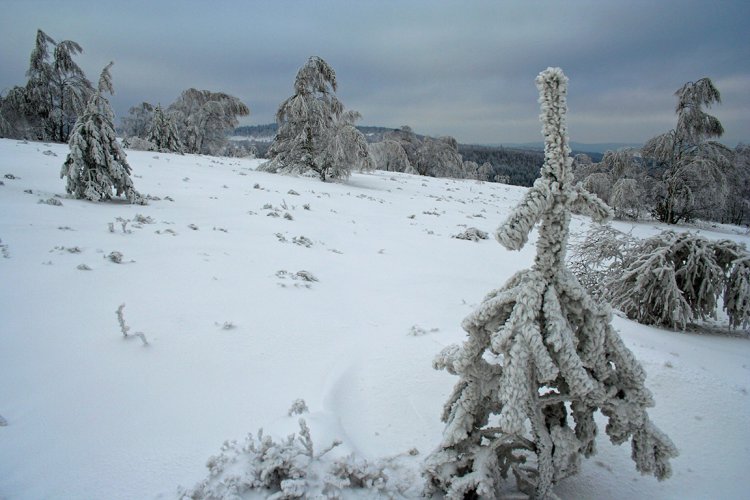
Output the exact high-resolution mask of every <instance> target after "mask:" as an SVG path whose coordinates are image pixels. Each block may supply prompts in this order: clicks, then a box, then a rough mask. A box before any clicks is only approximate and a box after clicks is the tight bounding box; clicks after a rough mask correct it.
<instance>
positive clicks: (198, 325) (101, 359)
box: [0, 140, 750, 499]
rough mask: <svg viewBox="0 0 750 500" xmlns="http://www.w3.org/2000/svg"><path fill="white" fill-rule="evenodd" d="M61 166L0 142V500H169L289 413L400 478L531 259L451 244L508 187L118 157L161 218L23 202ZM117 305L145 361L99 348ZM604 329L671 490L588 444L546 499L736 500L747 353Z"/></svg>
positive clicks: (744, 453)
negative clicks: (392, 468) (665, 454)
mask: <svg viewBox="0 0 750 500" xmlns="http://www.w3.org/2000/svg"><path fill="white" fill-rule="evenodd" d="M66 153H67V146H65V145H56V144H42V143H20V142H17V141H11V140H0V180H2V181H3V183H4V185H2V186H0V240H1V241H0V245H2V247H1V248H0V251H1V253H0V416H2V419H0V422H2V421H3V420H4V421H5V422H7V425H4V426H0V498H3V499H5V498H7V499H16V498H19V499H39V498H108V499H118V498H122V499H133V498H139V499H140V498H153V497H157V496H161V497H164V498H169V497H172V496H174V495H175V492H176V487H177V486H178V485H183V486H187V487H190V486H192V485H193V484H194V483H195V482H196V481H198V480H200V479H202V478H203V477H205V476H206V469H205V467H204V464H205V462H206V460H207V458H208V457H209V456H210V455H212V454H215V453H217V452H218V450H219V448H220V446H221V443H222V442H223V441H224V440H226V439H241V438H242V437H244V435H245V434H247V433H248V432H250V431H252V432H255V431H257V429H258V428H259V427H264V428H266V429H271V430H273V429H274V428H278V429H286V427H287V424H288V423H289V418H288V417H287V410H288V409H289V407H290V405H291V403H292V402H293V401H294V400H295V399H297V398H303V399H305V400H306V402H307V404H308V406H309V407H310V410H311V412H312V414H311V416H310V417H309V418H310V420H311V421H312V422H318V423H319V425H318V428H320V429H325V431H326V433H327V434H330V435H333V437H338V438H339V439H342V440H343V441H344V445H345V446H346V447H347V449H348V450H351V451H355V452H357V453H358V454H360V455H361V456H364V457H367V458H377V457H381V456H387V455H395V454H398V453H401V452H405V451H407V450H409V449H411V448H417V449H418V450H419V451H420V455H419V456H416V457H413V458H411V459H410V460H411V462H410V464H411V466H412V467H413V470H414V473H415V482H416V481H417V479H418V467H419V463H420V460H421V458H422V457H423V456H424V455H425V453H426V452H428V451H430V449H431V448H432V447H434V446H436V445H437V444H438V442H439V438H440V434H441V432H442V429H443V424H442V423H441V422H440V420H439V415H440V411H441V407H442V404H443V402H444V401H445V399H446V398H447V396H448V394H449V392H450V391H451V389H452V386H453V384H454V382H455V379H454V378H453V377H451V376H450V375H447V374H446V373H444V372H437V371H434V370H433V369H432V368H431V360H432V358H433V357H434V355H435V354H436V353H437V352H439V351H440V349H441V348H442V347H443V346H445V345H448V344H451V343H455V342H460V341H462V340H463V338H464V334H463V332H462V330H461V329H460V323H461V320H462V319H463V317H464V316H465V315H467V314H468V313H469V312H470V311H471V310H472V308H473V306H475V305H476V304H477V303H478V302H479V301H480V300H481V298H482V297H483V296H484V294H485V293H486V292H488V291H490V290H491V289H493V288H497V287H499V286H501V285H502V284H503V283H504V282H505V280H506V279H507V278H508V277H510V276H511V275H512V274H513V273H514V272H515V271H517V270H518V269H520V268H524V267H528V266H529V265H530V264H531V262H532V261H533V256H534V247H533V238H532V241H531V243H532V244H531V245H528V246H527V247H526V248H524V249H523V250H522V251H521V252H508V251H506V250H505V249H503V248H502V247H501V246H500V245H498V244H497V243H495V242H494V241H492V240H486V241H480V242H477V243H475V242H470V241H465V240H460V239H454V238H452V237H451V236H452V235H455V234H458V233H459V232H461V231H463V230H464V229H466V227H467V226H474V227H477V228H479V229H481V230H484V231H488V232H491V231H493V230H494V229H495V227H496V226H497V225H498V224H499V223H500V222H501V221H502V219H503V218H504V217H505V215H506V214H507V212H508V210H509V209H510V208H511V207H512V206H514V205H515V203H516V202H517V201H518V200H519V198H520V197H521V195H522V194H523V192H524V189H523V188H518V187H512V186H505V185H500V184H482V183H477V182H475V181H454V180H448V179H431V178H423V177H415V176H409V175H404V174H394V173H390V172H375V173H372V174H354V175H353V176H352V178H351V179H349V180H348V181H346V182H343V183H325V184H324V183H321V182H320V181H318V180H315V179H308V178H291V177H283V176H276V175H271V174H265V173H260V172H255V171H254V168H255V167H256V166H257V164H258V162H257V160H238V159H224V158H210V157H202V156H191V155H185V156H177V155H167V154H155V153H144V152H129V153H128V160H129V162H130V164H131V166H132V167H133V172H134V175H135V177H134V183H135V186H136V188H137V189H138V190H139V191H141V192H142V193H144V194H150V195H152V196H154V197H159V198H161V200H159V201H152V202H151V203H150V204H149V205H148V206H133V205H127V204H124V203H122V202H118V201H113V202H109V203H100V204H94V203H90V202H86V201H78V200H72V199H67V198H65V197H62V198H57V199H58V200H59V201H61V202H62V205H61V206H56V205H50V204H46V203H39V201H40V200H49V199H50V198H52V199H55V197H56V196H57V195H61V196H62V195H64V183H63V181H62V180H60V179H59V169H60V165H61V164H62V162H63V161H64V158H65V154H66ZM6 174H8V175H7V176H6ZM7 177H14V178H7ZM272 214H276V216H274V215H272ZM118 218H119V219H121V220H129V221H130V222H128V223H127V224H126V225H125V230H126V231H125V232H123V226H122V222H121V220H118ZM138 219H140V221H141V222H138ZM110 223H111V224H112V228H113V229H114V232H111V231H110V227H109V226H110ZM586 224H587V222H586V221H585V220H583V219H576V220H574V223H573V230H574V231H576V230H577V231H581V230H583V229H584V227H585V225H586ZM655 230H657V228H654V227H653V226H652V225H641V226H639V227H638V228H637V229H636V231H635V232H636V233H639V234H645V233H648V232H652V231H655ZM704 234H706V235H707V236H709V237H727V234H725V233H716V234H713V233H710V232H705V231H704ZM303 237H304V238H303ZM732 237H733V238H735V239H738V240H740V241H747V240H748V238H747V237H746V236H742V235H734V236H732ZM114 251H117V252H120V253H122V255H123V259H122V263H119V264H118V263H115V262H113V261H111V260H110V259H108V258H107V256H108V255H109V254H110V253H111V252H114ZM79 266H81V267H83V266H85V267H88V268H90V270H82V269H79ZM299 271H307V272H308V273H310V274H312V275H313V276H314V277H315V278H317V281H306V280H304V279H302V277H301V276H298V275H297V274H296V273H298V272H299ZM123 303H124V304H126V306H125V309H124V316H125V320H126V322H127V324H128V325H129V326H130V327H131V333H132V332H136V331H137V332H143V333H144V334H145V337H146V339H147V340H148V342H149V345H148V346H146V347H144V346H142V344H141V342H140V341H139V340H138V339H137V338H134V339H124V338H123V336H122V334H121V333H120V329H119V326H118V324H117V317H116V315H115V311H116V309H117V308H118V306H119V305H120V304H123ZM615 325H616V326H617V327H618V328H619V329H620V331H621V333H622V335H623V337H624V339H625V341H626V343H627V345H628V346H629V347H630V348H631V349H633V351H634V352H635V353H636V356H637V357H638V358H639V359H640V360H641V361H642V363H643V364H644V366H645V368H646V370H647V371H648V374H649V379H648V381H647V385H648V386H649V387H650V388H651V389H652V390H653V392H654V393H655V397H656V401H657V406H656V408H654V409H652V410H651V412H650V413H651V416H652V419H653V420H654V421H655V422H656V423H657V424H658V425H659V426H660V427H661V428H662V429H663V430H664V431H666V432H667V433H668V434H669V435H670V437H671V438H672V439H673V440H674V442H675V443H676V444H677V446H678V447H679V448H680V451H681V456H680V457H679V458H678V459H677V460H676V461H675V462H674V469H675V473H674V477H673V478H672V479H670V480H669V481H666V482H663V483H658V482H657V481H655V480H654V479H653V478H651V477H641V476H640V475H639V474H638V473H637V472H635V470H634V467H633V465H632V463H631V462H630V458H629V457H630V450H629V447H628V446H621V447H614V446H612V445H611V444H609V442H608V441H607V440H606V436H605V437H603V438H601V439H600V442H599V443H598V449H599V454H598V455H596V456H595V457H593V458H592V459H589V460H587V461H585V466H584V470H583V473H582V474H580V475H579V476H577V477H573V478H570V479H568V480H566V481H565V482H564V483H562V484H561V485H559V486H558V488H557V490H556V491H557V492H558V493H559V494H560V495H561V496H562V497H563V498H613V499H618V498H623V499H624V498H744V497H745V495H746V492H747V490H748V489H749V488H750V477H748V475H747V474H746V471H745V469H746V466H747V464H748V463H750V439H748V437H747V424H748V419H749V416H750V396H749V395H748V388H749V386H750V341H748V340H747V339H745V338H735V337H729V336H718V335H698V334H685V333H675V332H667V331H662V330H657V329H653V328H648V327H644V326H640V325H637V324H635V323H632V322H630V321H627V320H624V319H621V318H615ZM415 333H416V334H417V335H415ZM600 423H601V424H602V425H603V424H604V421H603V420H602V421H600ZM312 428H313V438H314V439H316V440H317V436H316V434H315V433H316V427H315V426H312ZM601 434H602V435H604V433H603V432H602V433H601ZM329 437H330V436H328V435H326V436H325V437H320V441H321V446H325V445H326V444H327V443H328V442H330V439H329ZM418 486H419V485H418V484H415V489H414V490H413V491H416V492H418V491H419V488H418Z"/></svg>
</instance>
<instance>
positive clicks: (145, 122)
mask: <svg viewBox="0 0 750 500" xmlns="http://www.w3.org/2000/svg"><path fill="white" fill-rule="evenodd" d="M153 118H154V106H153V105H151V104H150V103H148V102H142V103H140V104H139V105H138V106H132V107H131V108H130V109H129V110H128V116H126V117H124V118H123V119H122V133H123V135H124V136H125V137H140V138H141V139H145V138H146V137H147V135H148V132H149V129H150V128H151V121H152V120H153Z"/></svg>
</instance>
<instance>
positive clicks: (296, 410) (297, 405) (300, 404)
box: [287, 399, 310, 417]
mask: <svg viewBox="0 0 750 500" xmlns="http://www.w3.org/2000/svg"><path fill="white" fill-rule="evenodd" d="M309 412H310V409H309V408H308V407H307V403H305V400H304V399H295V400H294V402H293V403H292V406H291V407H290V408H289V412H288V413H287V415H289V416H290V417H291V416H293V415H302V414H303V413H309Z"/></svg>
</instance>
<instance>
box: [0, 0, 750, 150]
mask: <svg viewBox="0 0 750 500" xmlns="http://www.w3.org/2000/svg"><path fill="white" fill-rule="evenodd" d="M4 5H5V9H4V15H3V16H2V19H0V43H2V46H3V47H4V48H3V51H2V52H0V93H3V94H4V93H5V92H7V90H8V89H10V88H11V87H12V86H14V85H23V84H25V82H26V77H25V72H26V69H27V68H28V60H29V55H30V53H31V50H32V48H33V45H34V39H35V35H36V30H37V29H42V30H43V31H45V32H46V33H47V34H48V35H50V36H51V37H52V38H53V39H55V40H56V41H62V40H74V41H76V42H78V43H79V44H80V45H81V46H82V47H83V50H84V52H83V54H81V55H79V56H77V57H76V61H77V62H78V63H79V65H80V66H81V67H82V68H83V69H84V70H85V71H86V74H87V76H88V77H89V79H90V80H92V81H96V79H97V78H98V74H99V71H100V70H101V68H102V67H104V66H105V65H106V64H107V63H108V62H109V61H110V60H112V61H114V62H115V65H114V67H113V69H112V73H113V77H114V84H115V92H116V93H115V95H114V96H113V97H112V98H111V102H112V104H113V108H114V110H115V113H116V116H117V118H118V120H119V119H120V118H122V117H123V116H124V115H125V114H126V113H127V110H128V108H129V107H131V106H134V105H137V104H139V103H141V102H143V101H147V102H151V103H153V104H156V103H161V104H163V105H168V104H170V103H171V102H173V101H174V100H175V99H176V98H177V96H178V95H179V93H180V92H181V91H182V90H185V89H187V88H190V87H194V88H199V89H208V90H212V91H222V92H227V93H229V94H232V95H234V96H237V97H239V98H240V99H241V100H242V101H243V102H244V103H245V104H247V105H248V106H249V107H250V110H251V115H250V116H249V117H247V118H245V119H243V121H242V124H245V125H253V124H266V123H271V122H273V121H274V114H275V111H276V109H277V107H278V105H279V103H280V102H281V101H283V100H284V99H286V98H287V97H288V96H289V95H290V94H291V92H292V83H293V81H294V76H295V74H296V72H297V70H298V69H299V67H300V66H302V64H304V62H305V61H306V60H307V58H308V57H309V56H312V55H317V56H320V57H322V58H323V59H325V60H326V61H327V62H328V63H329V64H330V65H331V66H332V67H333V68H334V70H335V71H336V74H337V79H338V85H339V88H338V92H337V95H338V97H339V99H341V101H342V102H343V103H344V105H345V106H346V107H347V108H349V109H355V110H358V111H359V112H361V113H362V115H363V119H362V120H361V124H362V125H378V126H384V127H393V128H396V127H399V126H401V125H409V126H411V127H412V128H413V129H414V130H415V131H417V132H419V133H424V134H428V135H435V136H437V135H451V136H454V137H456V139H458V140H459V141H460V142H463V143H523V142H536V141H539V140H541V136H540V132H539V130H540V125H539V122H538V114H539V110H538V104H537V91H536V88H535V86H534V78H535V77H536V75H537V74H538V73H539V72H540V71H541V70H543V69H545V68H546V67H548V66H560V67H561V68H563V70H564V71H565V73H566V75H567V76H568V77H569V78H570V87H569V96H568V104H569V115H568V123H569V127H568V128H569V132H570V136H571V140H573V141H576V142H583V143H602V142H626V143H642V142H644V141H646V140H647V139H649V138H650V137H653V136H654V135H656V134H659V133H662V132H665V131H667V130H669V129H670V128H673V127H674V126H675V121H676V119H675V114H674V106H675V97H674V95H673V94H674V92H675V90H677V89H678V88H679V87H680V86H682V85H683V84H684V83H685V82H687V81H694V80H697V79H699V78H702V77H704V76H708V77H710V78H711V79H712V80H713V82H714V84H715V85H716V86H717V87H718V89H719V91H720V92H721V95H722V104H719V105H717V106H714V107H713V108H711V110H710V112H711V113H712V114H714V115H716V116H717V117H718V118H719V119H720V120H721V122H722V123H723V125H724V128H725V135H724V137H723V138H722V141H723V142H725V143H726V144H728V145H730V146H734V145H736V144H737V143H738V142H743V141H744V142H748V141H750V123H749V121H748V119H747V117H748V116H749V115H750V43H748V42H749V41H750V40H748V38H749V37H748V36H747V34H746V28H745V23H746V20H747V19H750V2H747V1H744V0H743V1H724V2H722V1H713V2H702V1H688V0H664V1H659V2H653V1H648V2H647V1H630V2H609V1H599V2H596V1H578V0H576V1H566V2H559V1H557V2H555V1H527V2H500V1H495V2H488V1H471V2H458V1H439V0H433V1H430V2H426V1H411V2H395V1H390V0H384V1H379V2H378V1H345V0H330V1H329V0H323V1H317V2H303V1H291V0H290V1H277V2H260V1H242V2H240V1H217V2H211V3H207V2H198V1H193V0H184V1H179V2H178V1H160V2H151V3H148V2H142V1H140V0H136V1H132V2H127V3H124V2H111V1H108V0H102V1H99V2H90V1H65V2H54V1H46V0H40V1H17V0H6V1H5V2H4Z"/></svg>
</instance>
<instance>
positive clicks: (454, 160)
mask: <svg viewBox="0 0 750 500" xmlns="http://www.w3.org/2000/svg"><path fill="white" fill-rule="evenodd" d="M463 163H464V162H463V158H462V157H461V154H460V153H459V152H458V142H456V139H454V138H453V137H450V136H446V137H440V138H438V139H433V138H431V137H425V138H424V140H423V141H422V144H421V145H420V147H419V149H418V150H417V162H416V164H415V165H414V168H415V169H416V170H417V172H419V174H420V175H429V176H430V177H452V178H454V179H462V178H463V177H464V170H463Z"/></svg>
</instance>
